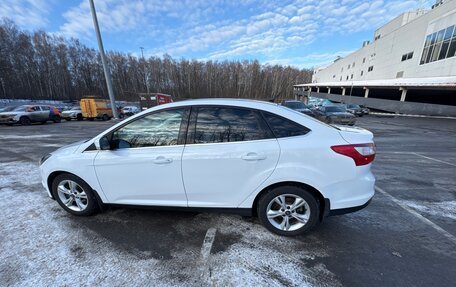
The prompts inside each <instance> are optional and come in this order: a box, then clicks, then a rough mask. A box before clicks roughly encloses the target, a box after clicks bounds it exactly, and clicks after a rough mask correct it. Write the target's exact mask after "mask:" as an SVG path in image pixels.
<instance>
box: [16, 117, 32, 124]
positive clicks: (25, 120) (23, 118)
mask: <svg viewBox="0 0 456 287" xmlns="http://www.w3.org/2000/svg"><path fill="white" fill-rule="evenodd" d="M19 123H20V124H21V125H23V126H29V125H31V124H32V121H31V120H30V119H29V118H28V117H21V118H20V119H19Z"/></svg>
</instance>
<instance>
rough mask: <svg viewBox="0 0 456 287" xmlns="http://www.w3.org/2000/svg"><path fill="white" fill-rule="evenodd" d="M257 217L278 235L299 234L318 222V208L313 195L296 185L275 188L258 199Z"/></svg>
mask: <svg viewBox="0 0 456 287" xmlns="http://www.w3.org/2000/svg"><path fill="white" fill-rule="evenodd" d="M257 212H258V218H259V219H260V222H261V223H262V224H263V225H264V226H265V227H266V228H267V229H268V230H269V231H272V232H274V233H277V234H279V235H285V236H295V235H300V234H303V233H305V232H307V231H308V230H310V229H311V228H313V227H314V226H315V225H316V224H318V222H319V221H318V218H319V214H320V209H319V207H318V202H317V200H316V199H315V197H314V196H313V195H312V194H310V193H309V192H308V191H306V190H304V189H302V188H300V187H296V186H283V187H278V188H275V189H273V190H271V191H269V192H268V193H266V194H265V195H263V196H262V197H261V198H260V200H259V201H258V207H257Z"/></svg>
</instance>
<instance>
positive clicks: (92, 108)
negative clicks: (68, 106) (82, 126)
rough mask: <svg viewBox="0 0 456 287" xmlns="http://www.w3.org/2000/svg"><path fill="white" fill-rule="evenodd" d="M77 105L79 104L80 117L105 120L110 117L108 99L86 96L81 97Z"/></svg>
mask: <svg viewBox="0 0 456 287" xmlns="http://www.w3.org/2000/svg"><path fill="white" fill-rule="evenodd" d="M79 105H80V106H81V111H82V117H84V118H86V119H89V120H92V121H93V120H94V119H102V120H104V121H107V120H109V119H111V118H112V109H111V103H110V102H109V101H108V100H104V99H97V98H95V97H86V98H82V99H81V102H80V103H79Z"/></svg>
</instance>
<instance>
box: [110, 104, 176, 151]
mask: <svg viewBox="0 0 456 287" xmlns="http://www.w3.org/2000/svg"><path fill="white" fill-rule="evenodd" d="M183 113H184V109H173V110H166V111H161V112H156V113H153V114H150V115H147V116H145V117H141V118H139V119H137V120H135V121H133V122H131V123H129V124H127V125H126V126H124V127H122V128H120V129H118V130H116V131H115V132H113V134H112V137H111V141H112V142H113V143H117V145H116V146H115V147H116V148H137V147H153V146H170V145H176V144H177V140H178V137H179V129H180V125H181V121H182V115H183Z"/></svg>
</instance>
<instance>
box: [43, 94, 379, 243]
mask: <svg viewBox="0 0 456 287" xmlns="http://www.w3.org/2000/svg"><path fill="white" fill-rule="evenodd" d="M351 116H353V115H351ZM92 151H96V152H92ZM374 157H375V146H374V143H373V135H372V133H371V132H369V131H367V130H364V129H361V128H350V127H340V128H334V127H331V126H328V125H326V124H323V123H321V122H320V121H316V120H314V119H311V118H309V117H308V116H305V115H303V114H301V113H297V112H294V111H292V110H290V109H288V108H284V107H281V106H278V105H276V104H272V103H267V102H260V101H252V100H229V99H201V100H189V101H182V102H176V103H171V104H166V105H160V106H157V107H154V108H152V109H149V110H147V111H144V112H141V113H139V114H137V115H135V116H133V117H131V118H128V119H126V120H125V121H123V122H120V123H118V124H116V125H114V126H113V127H111V128H109V129H108V130H106V131H104V132H102V133H100V134H99V135H97V136H95V137H94V138H92V139H90V140H86V141H81V142H78V143H74V144H71V145H69V146H66V147H62V148H60V149H58V150H56V151H55V152H53V153H51V154H48V155H45V156H44V157H43V158H42V159H41V161H40V173H41V177H42V184H43V186H44V188H45V189H46V191H47V193H48V195H49V196H50V197H51V198H53V199H55V200H56V201H57V202H58V204H59V205H60V206H61V207H62V208H63V209H64V210H66V211H67V212H69V213H71V214H74V215H80V216H83V215H90V214H93V213H95V212H96V211H99V207H100V206H103V205H104V204H123V205H138V206H167V207H168V208H171V207H175V208H195V209H198V210H200V211H201V210H204V209H207V210H214V209H217V210H219V211H223V210H225V211H227V212H238V213H240V214H244V215H257V216H258V217H259V219H260V222H261V223H262V224H263V225H264V226H265V227H266V228H267V229H269V230H270V231H272V232H275V233H278V234H280V235H286V236H292V235H298V234H302V233H305V232H306V231H309V230H310V229H311V228H312V227H314V226H316V225H317V224H318V223H319V222H320V221H321V220H322V219H324V218H325V216H327V215H336V214H342V213H347V212H353V211H356V210H359V209H361V208H363V207H365V206H367V205H368V203H369V202H370V199H371V198H372V197H373V196H374V184H375V178H374V176H373V174H372V172H371V162H372V161H373V160H374ZM88 167H90V168H88ZM152 183H153V188H151V184H152Z"/></svg>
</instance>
